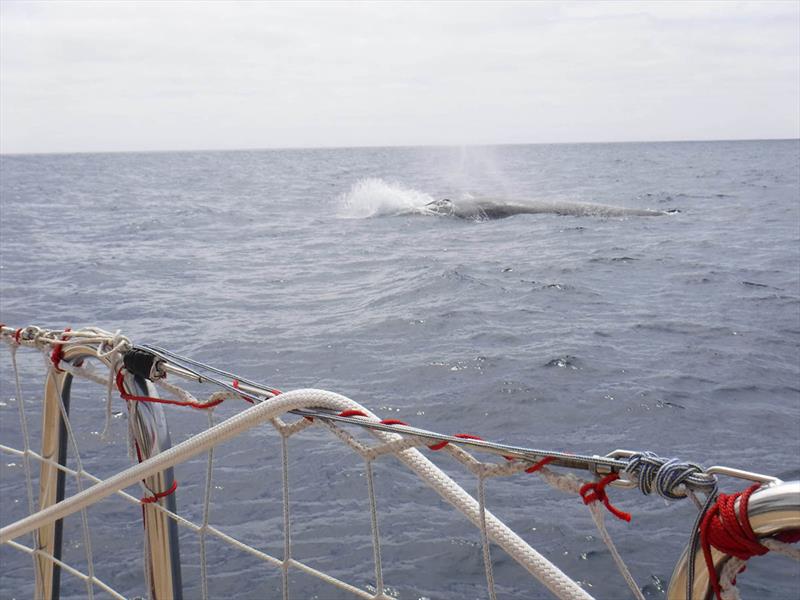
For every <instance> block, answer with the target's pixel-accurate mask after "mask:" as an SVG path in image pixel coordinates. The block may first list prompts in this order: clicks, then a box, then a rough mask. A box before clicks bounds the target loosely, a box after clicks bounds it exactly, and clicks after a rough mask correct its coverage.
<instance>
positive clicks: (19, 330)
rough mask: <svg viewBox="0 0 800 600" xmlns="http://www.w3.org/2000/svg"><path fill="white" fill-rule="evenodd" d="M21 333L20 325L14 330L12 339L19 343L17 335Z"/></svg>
mask: <svg viewBox="0 0 800 600" xmlns="http://www.w3.org/2000/svg"><path fill="white" fill-rule="evenodd" d="M21 333H22V327H20V328H19V329H17V330H16V331H15V332H14V341H15V342H17V344H19V343H20V342H19V336H20V334H21Z"/></svg>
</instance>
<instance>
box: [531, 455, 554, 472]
mask: <svg viewBox="0 0 800 600" xmlns="http://www.w3.org/2000/svg"><path fill="white" fill-rule="evenodd" d="M555 459H556V457H555V456H545V457H544V458H543V459H542V460H540V461H539V462H537V463H536V464H535V465H532V466H530V467H528V468H527V469H525V472H526V473H536V471H538V470H539V469H541V468H542V467H545V466H547V465H549V464H550V463H551V462H553V461H554V460H555Z"/></svg>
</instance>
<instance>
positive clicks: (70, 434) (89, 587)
mask: <svg viewBox="0 0 800 600" xmlns="http://www.w3.org/2000/svg"><path fill="white" fill-rule="evenodd" d="M47 376H48V377H52V378H53V381H54V382H55V385H56V387H57V394H56V396H57V398H58V409H59V411H60V413H61V421H62V423H63V424H64V428H65V429H66V432H67V439H68V440H69V444H70V446H72V452H73V454H74V458H75V465H76V467H77V473H76V475H75V482H76V483H77V486H78V493H80V492H82V491H83V478H82V477H81V473H83V463H82V461H81V455H80V452H79V451H78V442H77V440H76V439H75V433H74V431H73V430H72V423H71V421H70V418H69V413H67V409H66V407H65V406H64V399H63V379H62V378H61V377H59V376H58V374H57V373H56V372H55V369H54V368H53V366H52V365H50V367H49V370H48V375H47ZM80 512H81V531H82V534H83V544H84V550H85V552H86V563H87V567H86V568H87V571H88V573H87V575H88V579H87V581H86V593H87V594H88V596H89V600H92V599H93V598H94V585H93V582H94V561H93V560H92V540H91V536H90V535H89V517H88V516H87V514H86V508H83V509H81V511H80Z"/></svg>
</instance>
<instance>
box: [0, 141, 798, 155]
mask: <svg viewBox="0 0 800 600" xmlns="http://www.w3.org/2000/svg"><path fill="white" fill-rule="evenodd" d="M791 141H800V137H776V138H724V139H721V138H716V139H662V140H618V141H593V142H495V143H485V144H482V143H475V144H445V143H442V144H363V145H355V146H260V147H251V148H193V149H188V148H183V149H167V150H74V151H63V150H56V151H32V152H0V157H7V156H67V155H73V154H188V153H193V152H196V153H204V152H205V153H211V152H281V151H297V150H361V149H375V150H378V149H382V148H397V149H401V148H489V147H502V146H579V145H586V146H589V145H614V144H693V143H712V142H791Z"/></svg>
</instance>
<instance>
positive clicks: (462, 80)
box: [0, 0, 800, 153]
mask: <svg viewBox="0 0 800 600" xmlns="http://www.w3.org/2000/svg"><path fill="white" fill-rule="evenodd" d="M798 137H800V1H798V0H783V1H774V2H769V1H760V2H734V1H722V2H667V1H658V2H633V1H628V2H602V3H585V2H515V3H504V2H490V3H481V2H469V3H465V2H442V3H433V2H431V3H429V2H425V3H416V2H407V3H391V2H363V3H361V2H359V3H352V2H348V3H337V2H323V3H313V2H308V3H279V2H270V3H258V2H232V1H231V2H191V3H190V2H153V1H150V2H138V3H136V2H133V3H128V2H120V1H114V2H106V3H101V2H87V3H84V2H63V1H61V2H16V1H11V0H0V153H28V152H92V151H146V150H194V149H239V148H287V147H341V146H396V145H483V144H504V143H560V142H610V141H650V140H708V139H768V138H798Z"/></svg>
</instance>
